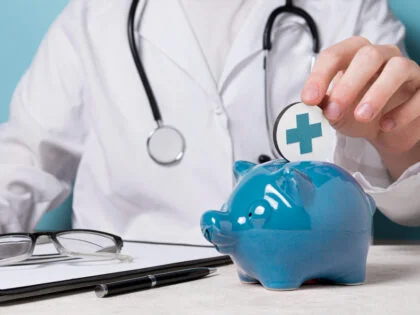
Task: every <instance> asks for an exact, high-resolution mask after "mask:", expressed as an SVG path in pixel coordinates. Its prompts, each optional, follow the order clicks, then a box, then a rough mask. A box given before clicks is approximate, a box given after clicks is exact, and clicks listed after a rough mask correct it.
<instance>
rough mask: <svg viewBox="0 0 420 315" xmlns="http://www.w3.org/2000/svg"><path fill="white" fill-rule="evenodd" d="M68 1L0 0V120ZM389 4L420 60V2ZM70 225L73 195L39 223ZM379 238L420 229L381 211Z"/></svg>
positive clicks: (417, 235)
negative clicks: (409, 226) (38, 49)
mask: <svg viewBox="0 0 420 315" xmlns="http://www.w3.org/2000/svg"><path fill="white" fill-rule="evenodd" d="M91 1H95V0H91ZM115 1H118V0H115ZM67 3H68V0H49V1H48V0H4V1H0V12H1V13H0V16H1V18H0V43H1V49H0V122H4V121H6V120H7V117H8V114H9V111H8V109H9V103H10V99H11V96H12V93H13V90H14V89H15V87H16V84H17V82H18V80H19V79H20V77H21V76H22V74H23V72H24V71H25V70H26V69H27V67H28V66H29V65H30V62H31V60H32V58H33V56H34V54H35V52H36V49H37V47H38V45H39V43H40V41H41V39H42V37H43V36H44V34H45V32H46V31H47V29H48V27H49V25H50V24H51V22H52V21H53V20H54V18H55V17H56V16H57V14H59V12H60V11H61V10H62V9H63V8H64V6H65V5H66V4H67ZM389 3H390V5H391V7H392V9H393V10H394V12H395V14H396V16H397V17H398V18H400V19H401V20H402V21H403V23H404V24H405V25H406V26H407V40H406V44H407V50H408V52H409V54H410V56H411V57H412V58H413V59H415V60H416V61H417V62H420V23H419V22H418V18H419V17H420V1H418V0H390V1H389ZM70 227H71V198H69V199H68V200H67V201H66V202H65V204H64V205H63V206H61V207H60V208H58V209H56V210H54V211H51V212H50V213H47V214H46V215H45V216H44V218H43V219H42V221H41V222H40V224H39V225H38V229H65V228H70ZM375 237H376V238H377V239H382V240H384V239H389V240H401V239H420V228H406V227H402V226H399V225H396V224H394V223H392V222H391V221H389V220H388V219H387V218H385V217H384V216H383V215H382V214H381V213H377V214H376V215H375Z"/></svg>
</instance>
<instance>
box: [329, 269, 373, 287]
mask: <svg viewBox="0 0 420 315" xmlns="http://www.w3.org/2000/svg"><path fill="white" fill-rule="evenodd" d="M365 279H366V264H363V265H361V266H357V265H356V266H355V267H353V268H351V269H347V270H344V272H343V273H342V274H341V275H339V276H338V277H337V278H336V279H334V282H336V283H337V284H343V285H360V284H363V283H364V282H365Z"/></svg>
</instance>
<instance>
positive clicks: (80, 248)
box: [56, 231, 119, 254]
mask: <svg viewBox="0 0 420 315" xmlns="http://www.w3.org/2000/svg"><path fill="white" fill-rule="evenodd" d="M56 239H57V241H58V242H59V243H60V245H61V246H62V247H63V248H64V249H65V250H67V251H69V252H73V253H79V254H94V253H118V252H119V248H118V246H117V244H116V243H115V240H114V238H112V237H110V236H108V235H104V234H97V233H94V232H84V231H69V232H63V233H59V234H57V237H56Z"/></svg>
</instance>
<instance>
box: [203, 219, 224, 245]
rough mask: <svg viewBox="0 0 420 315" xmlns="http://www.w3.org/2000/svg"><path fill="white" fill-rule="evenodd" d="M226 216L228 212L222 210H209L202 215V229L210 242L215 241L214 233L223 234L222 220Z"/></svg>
mask: <svg viewBox="0 0 420 315" xmlns="http://www.w3.org/2000/svg"><path fill="white" fill-rule="evenodd" d="M224 216H226V214H225V213H223V212H220V211H207V212H206V213H204V214H203V216H202V217H201V231H202V233H203V235H204V237H205V238H206V239H207V240H208V241H209V242H210V243H214V241H215V240H214V237H213V235H214V234H215V233H216V234H218V235H219V234H223V231H222V229H221V221H222V220H223V217H224Z"/></svg>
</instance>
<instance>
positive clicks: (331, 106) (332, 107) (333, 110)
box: [324, 102, 341, 120]
mask: <svg viewBox="0 0 420 315" xmlns="http://www.w3.org/2000/svg"><path fill="white" fill-rule="evenodd" d="M340 113H341V112H340V106H339V105H338V104H337V103H334V102H330V103H328V104H327V107H326V108H325V111H324V114H325V116H326V117H327V118H328V119H330V120H337V119H338V118H339V117H340Z"/></svg>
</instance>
